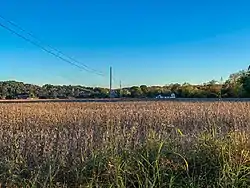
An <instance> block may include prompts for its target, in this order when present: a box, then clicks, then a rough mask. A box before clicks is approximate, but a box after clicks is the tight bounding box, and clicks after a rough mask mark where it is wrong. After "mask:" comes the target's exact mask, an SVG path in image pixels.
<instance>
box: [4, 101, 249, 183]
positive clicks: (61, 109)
mask: <svg viewBox="0 0 250 188" xmlns="http://www.w3.org/2000/svg"><path fill="white" fill-rule="evenodd" d="M249 130H250V103H229V102H215V103H211V102H207V103H184V102H183V103H182V102H178V103H177V102H126V103H37V104H36V103H34V104H28V103H27V104H26V103H24V104H1V105H0V140H1V142H0V181H1V182H2V185H7V186H9V187H15V186H16V187H225V186H226V187H227V186H230V187H248V186H250V184H249V180H248V178H249V177H250V176H249V174H250V171H249V160H250V154H249V152H250V148H249V146H250V145H249V143H250V142H249V138H250V137H249V136H248V133H249Z"/></svg>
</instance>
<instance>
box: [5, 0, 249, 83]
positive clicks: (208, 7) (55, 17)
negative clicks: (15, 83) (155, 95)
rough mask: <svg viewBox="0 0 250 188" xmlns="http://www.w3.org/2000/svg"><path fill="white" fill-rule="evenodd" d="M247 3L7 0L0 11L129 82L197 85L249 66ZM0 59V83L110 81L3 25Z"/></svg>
mask: <svg viewBox="0 0 250 188" xmlns="http://www.w3.org/2000/svg"><path fill="white" fill-rule="evenodd" d="M249 7H250V2H249V1H247V0H245V1H241V0H237V1H231V0H227V1H226V0H225V1H222V0H209V1H201V0H189V1H187V0H175V1H173V0H171V1H170V0H161V1H160V0H150V1H149V0H105V1H104V0H91V1H83V0H74V1H70V0H60V1H59V0H53V1H51V0H43V1H31V0H29V1H28V0H23V1H20V0H8V1H3V2H1V6H0V14H1V15H2V16H4V17H6V18H8V19H10V20H12V21H14V22H15V23H17V24H18V25H20V26H22V27H23V28H25V29H26V30H28V31H30V32H32V33H33V34H34V35H36V36H38V37H39V38H40V39H42V41H44V42H45V43H48V44H50V45H52V46H53V47H55V48H57V49H59V50H61V51H63V52H64V53H66V54H68V55H70V56H73V57H74V58H76V59H77V60H79V61H81V62H83V63H85V64H87V65H88V66H91V67H92V68H95V69H98V70H100V71H104V72H106V73H108V68H109V66H110V65H112V66H113V67H114V74H115V77H116V80H117V81H119V80H120V79H121V80H122V82H123V83H124V85H126V86H130V85H140V84H148V85H164V84H168V83H172V82H181V83H183V82H185V81H186V82H190V83H203V82H206V81H209V80H211V79H217V80H218V79H220V77H221V76H222V77H223V78H225V79H226V78H227V77H228V75H229V74H230V73H233V72H236V71H238V70H241V69H244V68H246V67H248V65H249V64H250V11H249ZM0 21H2V20H0ZM0 63H1V69H0V79H1V80H8V79H12V80H13V79H15V80H20V81H24V82H29V83H36V84H44V83H52V84H83V85H89V86H108V83H109V82H108V77H107V78H103V77H100V76H96V75H94V74H90V73H87V72H84V71H80V70H79V69H77V68H75V67H73V66H71V65H69V64H67V63H65V62H63V61H60V60H58V59H56V58H55V57H53V56H51V55H49V54H47V53H45V52H43V51H41V50H40V49H39V48H37V47H34V46H32V45H31V44H28V43H27V42H25V41H23V40H22V39H20V38H18V37H16V36H14V35H12V34H10V33H9V32H8V31H6V30H3V29H2V28H0ZM118 84H119V83H118V82H116V86H117V85H118Z"/></svg>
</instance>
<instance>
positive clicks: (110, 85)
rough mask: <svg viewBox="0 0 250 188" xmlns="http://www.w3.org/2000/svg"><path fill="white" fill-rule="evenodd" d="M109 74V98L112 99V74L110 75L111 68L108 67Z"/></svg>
mask: <svg viewBox="0 0 250 188" xmlns="http://www.w3.org/2000/svg"><path fill="white" fill-rule="evenodd" d="M109 74H110V78H109V97H110V98H112V79H113V78H112V77H113V75H112V74H113V73H112V67H110V70H109Z"/></svg>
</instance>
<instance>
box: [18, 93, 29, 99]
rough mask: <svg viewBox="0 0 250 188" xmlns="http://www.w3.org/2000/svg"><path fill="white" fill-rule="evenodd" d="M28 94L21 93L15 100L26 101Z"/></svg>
mask: <svg viewBox="0 0 250 188" xmlns="http://www.w3.org/2000/svg"><path fill="white" fill-rule="evenodd" d="M28 98H29V94H28V93H21V94H18V95H17V99H28Z"/></svg>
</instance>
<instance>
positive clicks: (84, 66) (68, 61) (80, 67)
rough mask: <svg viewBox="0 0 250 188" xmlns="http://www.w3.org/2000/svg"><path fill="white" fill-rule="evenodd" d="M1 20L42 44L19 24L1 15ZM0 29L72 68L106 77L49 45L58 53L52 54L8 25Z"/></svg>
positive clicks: (0, 25)
mask: <svg viewBox="0 0 250 188" xmlns="http://www.w3.org/2000/svg"><path fill="white" fill-rule="evenodd" d="M0 18H1V19H3V20H5V21H6V22H8V23H9V24H11V25H13V26H15V27H16V28H18V29H19V30H21V31H23V32H25V33H26V34H28V35H29V36H31V37H32V38H34V39H36V40H37V41H39V42H40V43H42V42H41V41H40V40H39V39H37V37H35V36H34V35H33V34H31V33H29V32H27V31H25V30H24V29H23V28H21V27H20V26H18V25H17V24H15V23H13V22H11V21H9V20H7V19H5V18H4V17H3V16H1V15H0ZM0 27H2V28H4V29H6V30H8V31H9V32H11V33H12V34H15V35H16V36H18V37H20V38H22V39H23V40H25V41H27V42H29V43H31V44H33V45H34V46H36V47H38V48H40V49H42V50H43V51H45V52H47V53H49V54H51V55H53V56H55V57H57V58H59V59H61V60H62V61H64V62H67V63H69V64H70V65H72V66H75V67H77V68H79V69H81V70H85V71H87V72H90V73H94V74H97V75H99V76H105V75H104V74H103V73H101V72H100V71H97V70H95V69H92V68H90V67H88V66H87V65H85V64H82V63H80V62H79V61H77V60H75V59H74V58H72V57H70V56H68V55H66V54H64V53H63V52H61V51H59V50H57V49H55V48H53V47H51V46H49V45H47V46H48V47H49V48H51V49H52V50H54V51H56V52H57V53H54V52H52V51H51V50H48V49H47V48H45V47H43V45H41V44H39V43H37V42H34V41H32V40H30V39H29V38H27V37H25V36H23V35H21V34H20V33H18V32H16V31H15V30H13V29H11V28H9V27H8V26H6V25H4V24H2V23H0ZM58 54H61V55H63V56H65V57H67V58H68V59H70V60H71V61H70V60H68V59H66V58H64V57H61V56H60V55H58ZM72 61H73V62H72ZM78 64H80V65H78Z"/></svg>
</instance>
